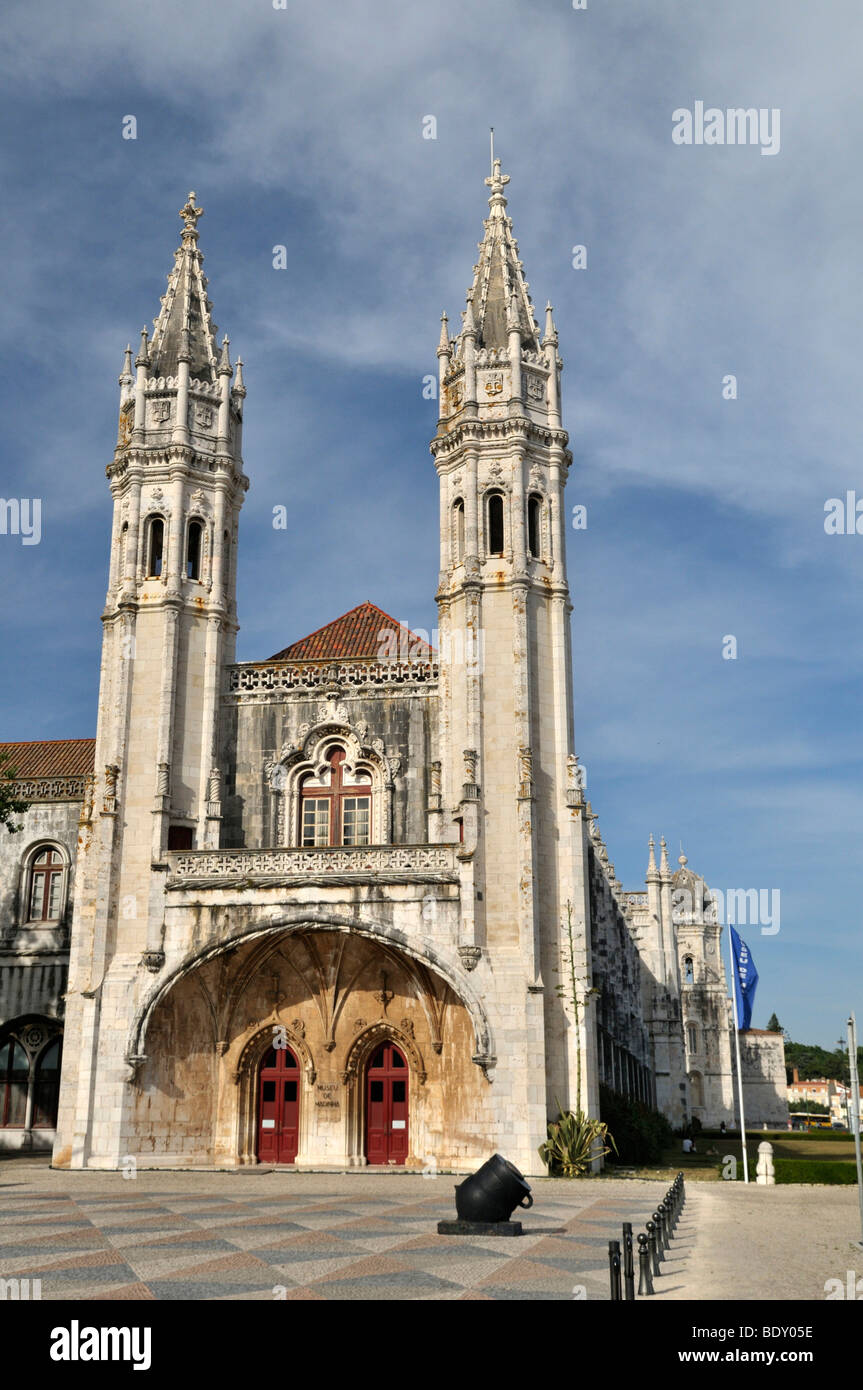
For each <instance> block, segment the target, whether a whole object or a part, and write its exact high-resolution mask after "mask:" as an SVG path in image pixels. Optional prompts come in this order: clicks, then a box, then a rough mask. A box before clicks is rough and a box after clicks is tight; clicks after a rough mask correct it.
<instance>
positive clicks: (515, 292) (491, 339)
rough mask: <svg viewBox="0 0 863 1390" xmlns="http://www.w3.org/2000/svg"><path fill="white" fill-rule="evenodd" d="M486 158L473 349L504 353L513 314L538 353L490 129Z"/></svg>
mask: <svg viewBox="0 0 863 1390" xmlns="http://www.w3.org/2000/svg"><path fill="white" fill-rule="evenodd" d="M490 155H491V169H490V172H489V175H488V177H487V178H486V180H485V183H486V186H487V188H489V190H490V196H489V200H488V205H489V215H488V217H487V218H486V219H485V221H484V223H483V239H482V241H481V242H480V243H479V252H480V254H479V260H478V262H477V265H476V266H475V267H474V278H473V284H472V285H471V288H470V290H469V291H468V295H469V298H470V299H471V301H472V305H473V317H474V323H475V326H476V330H477V347H478V348H480V349H481V348H490V349H492V350H499V349H506V348H507V347H508V344H509V338H508V335H509V332H510V327H509V325H510V323H511V321H512V316H513V314H514V315H515V318H516V321H517V325H518V329H519V332H520V333H521V337H522V342H523V343H524V345H525V346H526V347H528V348H530V349H532V350H533V351H535V352H536V351H538V350H539V325H538V324H537V323H536V321H535V319H534V312H533V304H532V302H531V298H530V294H529V293H528V283H527V281H526V280H525V278H524V270H523V267H522V263H521V261H520V260H519V256H518V242H517V241H516V240H515V237H514V236H513V232H512V218H511V217H508V216H507V214H506V207H507V200H506V197H505V195H504V189H505V188H506V186H507V184H508V183H509V181H510V176H509V174H504V173H502V172H501V167H502V166H501V161H500V159H499V157H498V156H496V155H495V153H494V129H493V128H492V130H491V132H490ZM462 331H464V330H462Z"/></svg>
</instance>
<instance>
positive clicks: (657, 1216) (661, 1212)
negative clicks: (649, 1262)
mask: <svg viewBox="0 0 863 1390" xmlns="http://www.w3.org/2000/svg"><path fill="white" fill-rule="evenodd" d="M653 1219H654V1221H655V1222H656V1227H657V1230H656V1234H657V1241H656V1243H657V1245H658V1246H659V1258H660V1259H661V1260H664V1259H665V1252H666V1250H667V1249H668V1236H667V1234H666V1230H665V1206H664V1204H663V1203H662V1202H660V1203H659V1206H658V1207H657V1208H656V1211H655V1212H654V1213H653Z"/></svg>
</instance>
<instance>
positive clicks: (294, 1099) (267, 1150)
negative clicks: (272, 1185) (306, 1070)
mask: <svg viewBox="0 0 863 1390" xmlns="http://www.w3.org/2000/svg"><path fill="white" fill-rule="evenodd" d="M299 1147H300V1069H299V1067H298V1066H297V1059H296V1057H295V1056H294V1054H293V1052H291V1050H290V1048H287V1047H271V1048H270V1050H269V1052H268V1053H267V1055H266V1056H265V1058H264V1060H263V1063H262V1065H261V1079H260V1084H259V1087H258V1159H259V1161H260V1162H261V1163H293V1162H294V1159H295V1158H296V1156H297V1150H298V1149H299Z"/></svg>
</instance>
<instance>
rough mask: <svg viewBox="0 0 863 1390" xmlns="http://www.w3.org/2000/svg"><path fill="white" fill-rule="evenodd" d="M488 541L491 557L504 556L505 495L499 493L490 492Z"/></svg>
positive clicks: (487, 518) (487, 525)
mask: <svg viewBox="0 0 863 1390" xmlns="http://www.w3.org/2000/svg"><path fill="white" fill-rule="evenodd" d="M486 540H487V546H488V553H489V555H502V554H503V545H504V524H503V495H502V494H501V493H499V492H490V493H489V495H488V499H487V501H486Z"/></svg>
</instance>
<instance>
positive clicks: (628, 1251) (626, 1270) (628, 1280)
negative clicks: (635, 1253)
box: [623, 1221, 635, 1303]
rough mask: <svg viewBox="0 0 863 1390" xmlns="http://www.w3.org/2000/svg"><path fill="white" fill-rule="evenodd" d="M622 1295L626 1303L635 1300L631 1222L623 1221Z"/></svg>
mask: <svg viewBox="0 0 863 1390" xmlns="http://www.w3.org/2000/svg"><path fill="white" fill-rule="evenodd" d="M623 1297H624V1300H625V1301H626V1302H627V1303H633V1302H634V1301H635V1268H634V1266H633V1262H632V1222H631V1221H624V1223H623Z"/></svg>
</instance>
